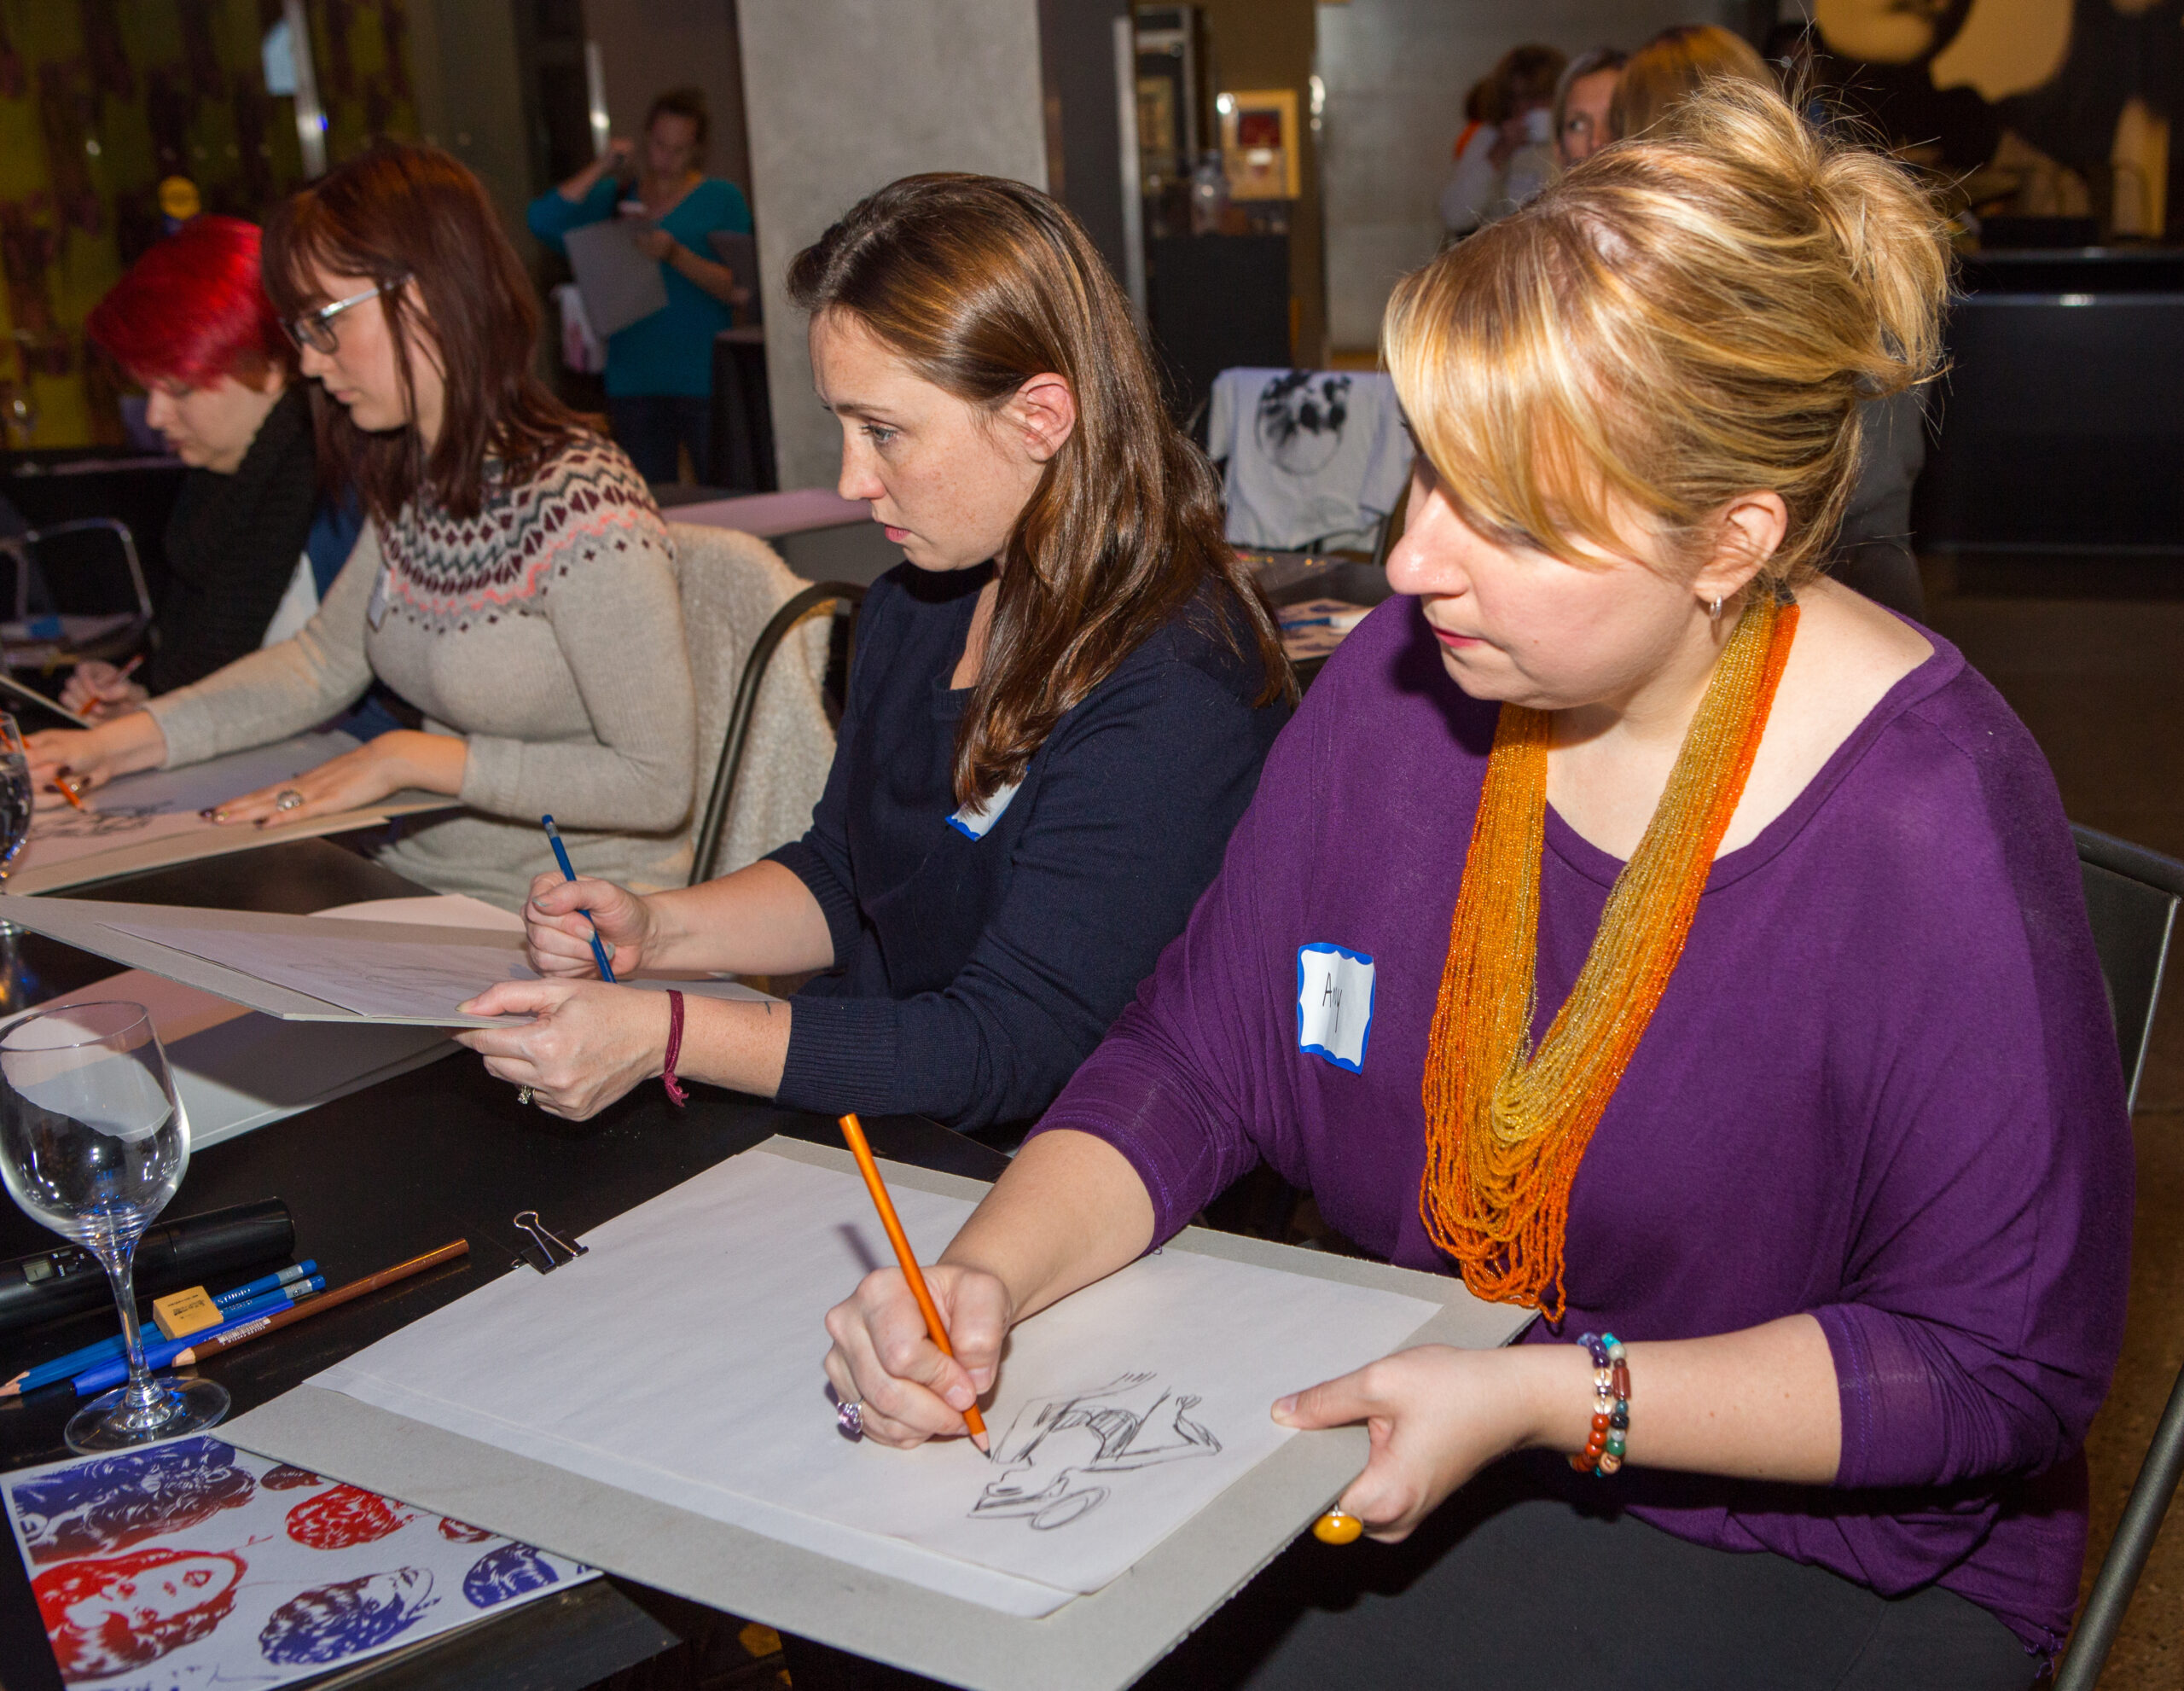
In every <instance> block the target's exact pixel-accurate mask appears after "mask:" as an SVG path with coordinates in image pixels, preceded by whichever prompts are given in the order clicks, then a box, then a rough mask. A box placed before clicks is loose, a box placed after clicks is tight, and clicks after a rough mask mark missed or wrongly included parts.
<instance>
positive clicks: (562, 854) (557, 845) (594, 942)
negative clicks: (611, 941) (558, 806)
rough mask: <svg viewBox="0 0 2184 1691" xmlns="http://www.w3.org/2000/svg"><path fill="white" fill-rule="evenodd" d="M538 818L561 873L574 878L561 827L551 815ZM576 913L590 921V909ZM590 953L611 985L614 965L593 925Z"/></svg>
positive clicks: (575, 874) (600, 973)
mask: <svg viewBox="0 0 2184 1691" xmlns="http://www.w3.org/2000/svg"><path fill="white" fill-rule="evenodd" d="M538 820H539V821H540V822H543V823H545V825H546V839H547V842H548V843H549V845H551V846H553V848H554V861H555V863H559V864H560V865H561V873H562V874H563V875H566V876H567V877H568V878H569V879H570V880H575V879H576V878H577V872H576V870H575V869H574V868H572V866H571V865H570V863H569V848H568V847H567V846H564V845H563V844H561V829H559V828H555V826H554V818H553V817H551V816H541V817H539V818H538ZM577 914H578V915H580V916H582V917H583V918H584V920H585V921H590V920H591V912H590V910H578V912H577ZM591 955H592V956H593V957H594V959H595V960H596V961H597V962H598V964H599V978H600V979H601V980H603V981H605V982H606V983H607V985H609V986H612V985H613V984H614V965H613V964H612V963H610V962H607V946H606V944H605V943H604V942H603V941H601V938H600V937H599V930H598V928H597V927H594V928H593V929H592V930H591Z"/></svg>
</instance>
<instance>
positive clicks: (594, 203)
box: [526, 176, 758, 397]
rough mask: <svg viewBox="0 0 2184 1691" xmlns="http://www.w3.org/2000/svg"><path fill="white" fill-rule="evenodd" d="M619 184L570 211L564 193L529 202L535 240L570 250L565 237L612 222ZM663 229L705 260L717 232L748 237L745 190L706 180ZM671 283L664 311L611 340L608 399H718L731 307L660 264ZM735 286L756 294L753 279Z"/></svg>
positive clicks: (596, 189)
mask: <svg viewBox="0 0 2184 1691" xmlns="http://www.w3.org/2000/svg"><path fill="white" fill-rule="evenodd" d="M623 192H624V189H623V186H622V184H621V183H620V182H619V181H618V180H616V179H615V178H614V177H611V176H607V177H601V178H600V179H599V181H598V182H597V183H595V184H594V185H593V188H592V190H591V192H590V193H589V194H587V195H584V198H583V199H582V200H578V201H577V202H576V203H575V204H573V205H572V204H571V203H570V202H569V201H568V200H564V199H563V198H562V197H561V190H560V189H550V188H549V189H547V190H546V192H545V193H543V194H542V195H539V196H538V197H537V199H536V200H532V201H531V211H530V214H529V217H528V218H527V219H526V220H527V221H528V222H529V224H531V233H532V234H533V235H537V237H538V238H539V239H540V240H541V241H544V242H545V243H546V244H547V245H548V246H549V247H552V248H553V249H554V250H555V252H556V253H566V251H567V250H568V249H567V248H566V247H564V246H563V245H562V244H561V237H562V236H563V235H566V234H567V233H568V232H569V231H570V230H572V229H582V228H583V227H584V225H585V224H595V223H597V222H599V221H600V220H601V218H611V217H613V215H614V206H615V204H616V202H617V201H619V200H620V199H621V197H622V195H623ZM659 226H660V227H661V228H662V229H664V230H666V231H667V232H668V233H669V234H670V235H673V236H674V237H675V238H676V239H677V241H681V242H682V243H683V245H684V246H685V247H688V248H689V249H690V250H691V251H692V252H693V253H696V254H697V255H698V256H699V257H700V258H701V259H711V258H712V256H713V249H712V242H710V241H707V240H706V236H707V235H711V234H712V232H713V231H714V230H722V231H723V232H725V233H727V234H729V235H748V234H750V232H751V207H750V205H749V203H748V202H747V201H746V200H745V199H744V197H743V190H742V189H740V188H738V187H737V186H736V185H735V183H732V182H725V181H723V180H722V179H721V178H720V177H712V176H709V177H706V179H705V180H704V181H703V182H700V183H699V184H698V185H697V186H696V187H695V188H694V189H691V190H690V191H689V192H688V194H686V195H683V198H682V199H681V200H679V201H678V202H677V205H676V206H675V209H674V210H673V211H671V212H669V213H668V214H667V215H666V216H665V217H664V218H661V219H660V220H659ZM659 268H660V273H661V276H662V277H663V279H664V280H665V282H666V283H667V305H666V307H665V310H662V311H654V312H653V314H652V315H651V316H650V317H642V318H640V319H639V320H638V321H637V322H636V323H631V324H630V326H629V327H628V328H625V329H623V330H621V331H620V332H619V334H611V335H609V336H607V392H609V393H610V394H613V395H616V396H617V397H619V396H621V395H624V394H638V393H685V394H695V395H698V396H700V397H702V396H704V395H706V394H708V393H711V392H712V391H713V337H714V336H715V335H716V334H719V333H720V332H721V330H723V329H724V328H729V326H730V325H731V324H732V323H733V322H734V321H735V319H734V317H733V316H732V314H731V313H730V312H729V308H728V307H727V305H724V304H723V303H722V302H721V301H720V300H718V299H714V298H713V296H712V294H710V293H706V290H705V289H704V288H700V287H699V286H698V284H697V283H695V282H692V281H691V280H690V279H689V278H688V277H687V276H684V275H683V273H682V272H681V271H680V270H677V269H676V268H675V267H674V266H673V265H672V264H666V263H665V262H663V263H662V264H661V265H660V267H659ZM736 281H738V282H741V283H744V284H745V285H746V286H750V287H755V286H756V285H757V283H758V278H757V277H756V276H738V277H736Z"/></svg>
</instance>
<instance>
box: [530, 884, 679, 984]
mask: <svg viewBox="0 0 2184 1691" xmlns="http://www.w3.org/2000/svg"><path fill="white" fill-rule="evenodd" d="M584 910H589V911H590V913H591V914H590V916H589V917H587V916H584V915H579V914H578V912H580V911H584ZM594 927H597V928H598V930H599V937H600V938H601V940H602V941H604V942H605V944H606V946H607V959H608V961H610V962H612V963H613V965H614V973H617V974H634V973H636V972H637V971H638V970H639V969H641V968H644V967H645V965H646V963H647V962H648V961H649V957H650V953H651V952H652V950H653V949H655V948H654V947H653V943H652V942H653V932H654V924H653V914H652V909H651V906H650V905H648V904H647V903H646V902H645V900H644V899H642V898H639V897H638V896H637V895H636V893H634V892H630V890H629V888H627V887H626V886H616V885H615V884H614V883H613V881H611V880H595V879H594V878H593V877H592V876H590V875H578V877H577V878H576V879H575V880H569V879H567V878H566V876H564V875H558V874H555V873H553V872H551V871H549V872H548V873H546V874H544V875H537V876H536V877H534V878H533V879H532V880H531V897H530V899H529V900H528V901H527V902H526V904H525V905H524V907H523V944H524V953H525V956H527V957H528V958H529V959H530V962H531V968H535V969H537V971H538V973H541V974H543V975H546V976H549V977H555V978H570V977H586V978H591V979H596V978H597V976H598V974H599V964H598V962H597V961H596V960H595V958H594V957H593V956H592V955H591V933H592V929H593V928H594Z"/></svg>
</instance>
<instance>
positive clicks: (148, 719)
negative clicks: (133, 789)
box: [25, 711, 167, 793]
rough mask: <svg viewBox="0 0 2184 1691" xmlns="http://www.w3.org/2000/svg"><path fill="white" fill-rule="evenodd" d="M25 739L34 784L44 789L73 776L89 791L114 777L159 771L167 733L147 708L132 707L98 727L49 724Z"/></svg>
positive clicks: (165, 747) (165, 756)
mask: <svg viewBox="0 0 2184 1691" xmlns="http://www.w3.org/2000/svg"><path fill="white" fill-rule="evenodd" d="M25 744H26V746H27V747H28V748H29V751H30V764H31V786H32V789H33V790H35V791H37V792H40V793H43V792H45V791H46V790H47V789H48V788H49V787H51V786H52V785H53V782H54V780H55V777H56V776H63V775H66V776H73V777H74V778H75V779H76V780H77V781H78V782H80V783H82V787H83V788H84V790H86V791H88V790H89V789H90V788H92V787H103V786H105V785H106V784H107V782H109V781H112V780H113V778H114V777H115V776H120V775H134V774H135V773H136V772H137V770H155V769H157V768H159V767H160V764H164V763H165V762H166V760H167V737H166V735H164V734H162V733H160V725H159V723H157V722H156V721H154V719H153V717H152V714H151V712H148V711H131V712H128V713H127V714H126V715H125V716H119V717H116V718H114V719H113V721H112V722H102V723H100V724H99V725H98V726H97V727H96V728H91V729H83V728H49V729H43V730H41V731H40V732H38V733H37V734H33V735H31V736H30V737H29V739H28V740H27V741H26V742H25Z"/></svg>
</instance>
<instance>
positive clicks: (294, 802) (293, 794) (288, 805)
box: [273, 787, 304, 811]
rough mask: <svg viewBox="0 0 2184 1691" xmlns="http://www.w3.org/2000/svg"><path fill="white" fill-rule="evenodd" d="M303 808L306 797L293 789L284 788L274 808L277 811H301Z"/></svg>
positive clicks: (274, 803)
mask: <svg viewBox="0 0 2184 1691" xmlns="http://www.w3.org/2000/svg"><path fill="white" fill-rule="evenodd" d="M303 807H304V795H303V794H302V793H299V792H297V791H296V789H295V788H294V787H282V789H281V791H280V793H278V795H276V797H275V799H274V800H273V808H274V809H275V810H276V811H300V810H301V809H303Z"/></svg>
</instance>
